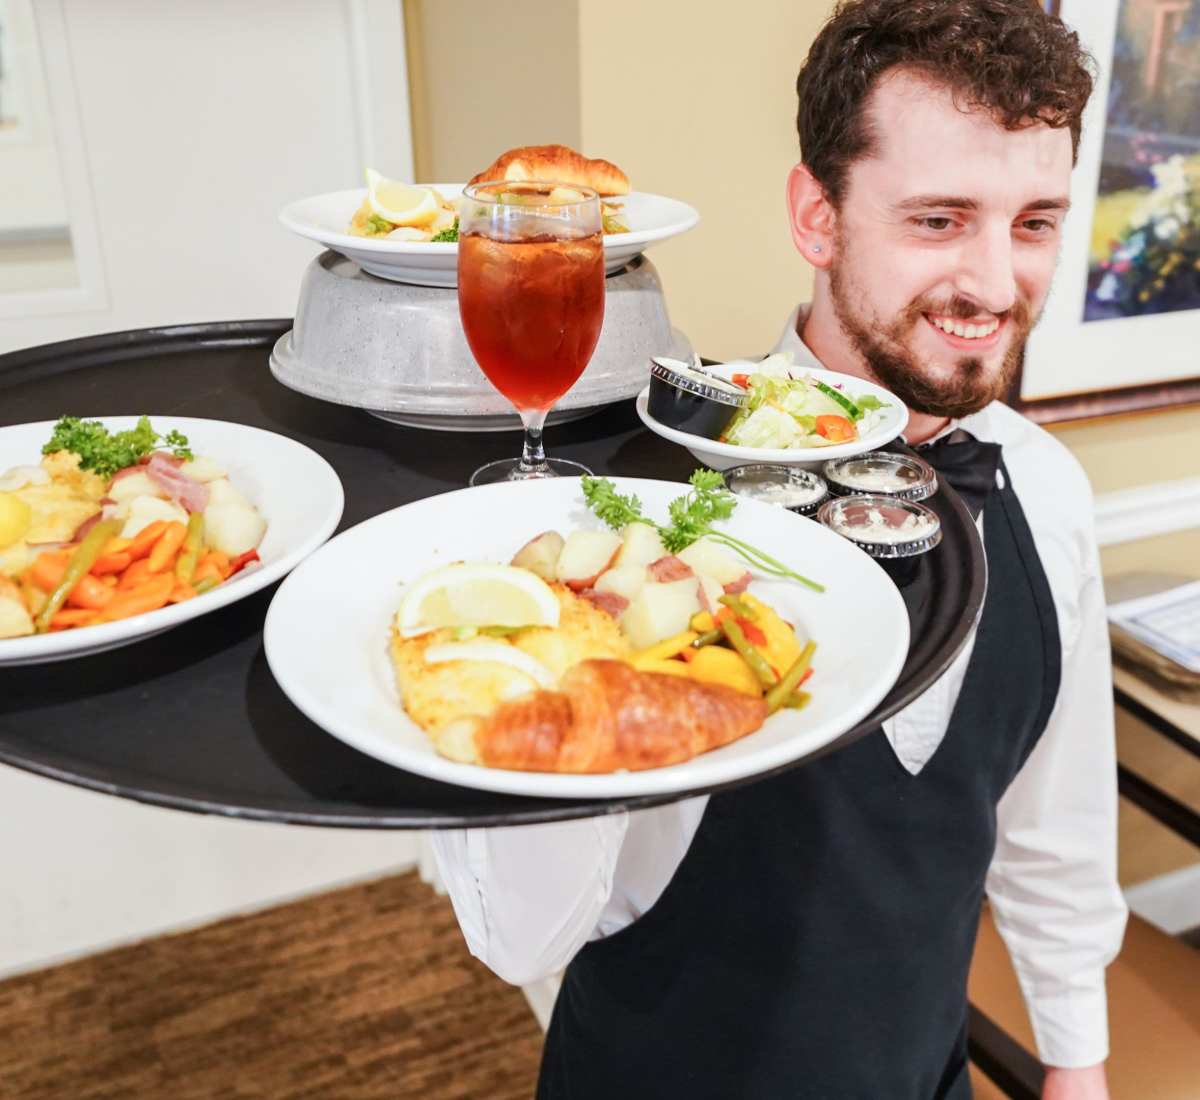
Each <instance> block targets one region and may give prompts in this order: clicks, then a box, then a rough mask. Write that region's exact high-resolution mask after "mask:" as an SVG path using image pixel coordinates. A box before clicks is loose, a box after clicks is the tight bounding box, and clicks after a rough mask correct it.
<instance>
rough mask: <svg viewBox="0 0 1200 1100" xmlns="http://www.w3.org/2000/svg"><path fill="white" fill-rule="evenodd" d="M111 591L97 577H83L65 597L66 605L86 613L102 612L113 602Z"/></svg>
mask: <svg viewBox="0 0 1200 1100" xmlns="http://www.w3.org/2000/svg"><path fill="white" fill-rule="evenodd" d="M113 595H114V593H113V590H112V589H111V588H109V587H108V585H106V584H105V583H104V582H103V581H102V580H100V578H99V577H92V576H89V575H86V574H85V575H84V576H82V577H80V578H79V583H78V584H77V585H76V586H75V587H74V588H72V589H71V591H70V593H69V594H68V596H67V604H68V605H69V606H71V607H75V608H80V609H81V610H86V611H102V610H104V608H106V607H107V606H108V605H109V604H110V603H112V600H113Z"/></svg>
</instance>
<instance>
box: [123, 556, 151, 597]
mask: <svg viewBox="0 0 1200 1100" xmlns="http://www.w3.org/2000/svg"><path fill="white" fill-rule="evenodd" d="M149 577H150V563H149V562H148V561H147V560H146V559H145V558H138V560H137V561H135V562H134V563H133V564H132V565H131V566H130V567H129V568H128V569H126V570H125V572H124V573H122V574H121V579H120V580H119V581H118V582H117V588H118V589H120V590H121V591H122V592H127V591H129V589H131V588H136V587H137V586H138V585H139V584H141V583H142V582H143V581H145V580H147V579H148V578H149Z"/></svg>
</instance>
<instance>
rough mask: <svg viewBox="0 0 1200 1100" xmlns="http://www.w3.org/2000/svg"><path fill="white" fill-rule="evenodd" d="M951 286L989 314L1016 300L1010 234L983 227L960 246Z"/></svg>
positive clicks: (1000, 310)
mask: <svg viewBox="0 0 1200 1100" xmlns="http://www.w3.org/2000/svg"><path fill="white" fill-rule="evenodd" d="M955 285H956V287H957V289H958V290H959V292H960V293H961V294H962V295H963V296H964V297H967V298H971V299H973V300H974V301H976V302H978V303H979V304H980V306H982V307H983V308H984V309H986V310H987V311H988V312H990V313H1004V312H1006V311H1007V310H1009V309H1012V307H1013V304H1014V303H1015V302H1016V300H1017V278H1016V272H1015V271H1014V269H1013V246H1012V234H1011V233H1010V231H1009V228H1008V226H1007V225H1006V226H1004V227H1003V230H1001V229H1000V228H999V227H997V228H996V229H991V228H988V229H985V230H983V231H981V232H979V233H978V234H976V235H975V236H974V237H972V238H971V239H970V240H969V241H967V242H966V243H965V244H964V245H963V249H962V252H961V253H960V256H959V267H958V275H957V278H956V279H955Z"/></svg>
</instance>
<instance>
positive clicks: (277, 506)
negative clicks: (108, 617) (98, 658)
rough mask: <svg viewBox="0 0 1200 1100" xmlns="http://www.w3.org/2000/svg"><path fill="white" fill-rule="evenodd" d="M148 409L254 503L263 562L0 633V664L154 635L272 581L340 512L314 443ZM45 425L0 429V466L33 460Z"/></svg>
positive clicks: (125, 423) (47, 429) (50, 428)
mask: <svg viewBox="0 0 1200 1100" xmlns="http://www.w3.org/2000/svg"><path fill="white" fill-rule="evenodd" d="M147 415H148V416H149V417H150V423H151V425H152V426H153V427H154V429H155V431H157V432H159V433H160V434H163V435H165V434H166V433H167V432H169V431H170V430H171V429H175V430H177V431H180V432H182V433H183V434H184V435H186V436H187V438H188V443H189V446H190V447H191V448H192V451H193V453H195V454H197V455H205V456H207V457H208V458H211V459H212V460H213V461H214V462H216V463H218V464H219V465H221V466H222V467H224V469H226V470H227V471H228V472H229V479H230V481H232V482H233V484H234V486H235V488H237V489H238V490H239V491H240V492H241V493H242V494H243V495H244V496H245V497H246V498H247V499H248V500H249V501H250V503H251V504H253V505H254V506H255V507H256V508H257V509H258V511H259V513H260V514H261V515H262V517H263V518H264V519H265V520H266V521H267V531H266V534H265V535H264V536H263V541H262V543H261V544H260V545H259V547H258V553H259V557H260V558H261V559H262V564H261V565H259V566H256V567H254V568H252V569H248V570H246V571H244V572H242V573H238V574H237V575H236V576H233V577H231V578H230V579H229V580H228V581H226V582H225V583H224V584H221V585H218V586H217V587H216V588H214V589H212V590H210V591H209V592H206V593H204V594H203V595H201V596H196V597H195V598H194V599H191V600H185V601H184V602H183V603H178V604H169V605H168V606H166V607H163V608H160V609H159V610H158V611H149V612H147V613H146V614H144V615H135V616H133V617H132V618H129V619H120V620H118V621H117V622H113V623H104V624H102V625H99V626H87V627H80V628H78V629H76V630H63V631H60V632H56V633H54V634H35V635H30V636H26V637H23V638H0V667H4V666H5V665H33V664H41V663H43V662H47V661H62V660H65V659H67V658H69V657H79V656H83V655H84V654H88V653H99V652H101V651H102V650H106V649H116V648H117V647H118V646H123V645H128V644H129V643H131V642H136V641H139V640H141V639H142V638H147V637H149V636H150V635H152V634H160V633H161V632H162V631H164V630H170V629H171V627H173V626H178V625H179V624H180V623H185V622H187V621H188V620H189V619H194V618H196V617H197V616H199V615H204V614H206V613H207V612H209V611H215V610H216V609H217V608H218V607H224V606H225V605H226V604H230V603H233V602H234V600H240V599H242V598H243V597H245V596H249V595H250V594H251V593H253V592H257V591H259V590H260V589H263V588H266V587H267V585H269V584H274V582H275V581H277V580H279V578H280V577H282V576H284V575H285V574H286V573H288V572H289V571H291V570H292V569H293V568H295V566H296V565H297V564H298V563H299V562H300V561H302V560H303V559H304V558H305V557H307V556H308V555H309V554H311V553H312V552H313V551H314V550H315V549H316V548H317V547H318V546H320V545H321V543H323V542H324V541H325V540H326V539H327V538H329V536H330V535H331V534H333V531H334V529H335V528H336V527H337V525H338V520H340V519H341V518H342V504H343V500H344V496H343V493H342V483H341V481H340V480H339V479H338V476H337V474H336V473H334V471H333V467H332V466H330V465H329V463H328V462H326V461H325V459H323V458H322V457H321V456H320V455H319V454H317V453H316V452H315V451H312V450H310V449H309V448H308V447H305V446H304V445H303V444H302V443H297V442H296V441H295V440H293V439H288V438H287V437H286V436H282V435H276V434H275V433H274V432H268V431H263V430H262V429H261V428H251V427H247V426H246V425H244V424H231V423H228V422H227V421H224V420H199V419H195V418H192V417H187V416H170V415H166V414H154V413H148V414H147ZM85 419H93V418H85ZM94 419H97V420H100V421H102V422H103V423H104V426H105V427H106V428H108V429H109V431H124V430H126V429H127V428H132V427H134V426H135V425H136V424H137V421H138V418H137V417H136V416H101V417H95V418H94ZM53 432H54V421H51V420H46V421H43V422H41V423H38V424H19V425H15V426H13V427H11V428H0V473H3V471H5V470H7V469H9V468H10V467H12V466H29V465H35V464H36V463H37V462H38V461H39V460H40V459H41V454H42V446H43V445H44V444H45V443H46V441H47V440H49V439H50V436H51V435H52V434H53Z"/></svg>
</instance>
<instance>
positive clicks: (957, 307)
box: [904, 295, 1033, 328]
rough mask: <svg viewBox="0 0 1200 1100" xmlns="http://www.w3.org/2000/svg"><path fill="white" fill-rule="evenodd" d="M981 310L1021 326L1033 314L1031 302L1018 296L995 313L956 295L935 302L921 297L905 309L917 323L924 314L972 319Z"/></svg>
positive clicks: (962, 319)
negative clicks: (1009, 304)
mask: <svg viewBox="0 0 1200 1100" xmlns="http://www.w3.org/2000/svg"><path fill="white" fill-rule="evenodd" d="M981 312H982V313H987V314H988V315H989V316H991V317H995V318H996V319H997V320H998V321H1005V320H1008V319H1010V318H1011V319H1012V320H1013V321H1014V322H1015V323H1016V325H1017V326H1018V327H1019V328H1024V327H1026V326H1027V325H1028V324H1029V320H1030V317H1031V316H1032V314H1033V311H1032V309H1031V308H1030V306H1029V303H1028V302H1027V301H1025V299H1024V298H1018V299H1017V300H1016V301H1015V302H1013V304H1012V306H1011V307H1010V308H1008V309H1006V310H1002V311H1001V312H1000V313H995V312H993V311H992V310H990V309H988V310H981V309H980V307H979V304H978V303H977V302H972V301H971V299H970V298H963V297H961V296H959V295H955V297H953V298H951V299H949V300H948V301H945V302H935V301H933V300H932V299H931V298H919V299H917V301H915V302H913V303H912V304H911V305H910V306H909V307H908V308H907V309H906V310H905V311H904V320H905V321H906V322H908V323H910V324H915V323H916V322H917V321H918V320H919V319H920V318H921V317H922V315H924V314H926V313H932V314H934V315H935V316H937V317H948V318H950V320H952V321H970V320H973V319H974V318H976V317H978V316H979V314H980V313H981Z"/></svg>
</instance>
